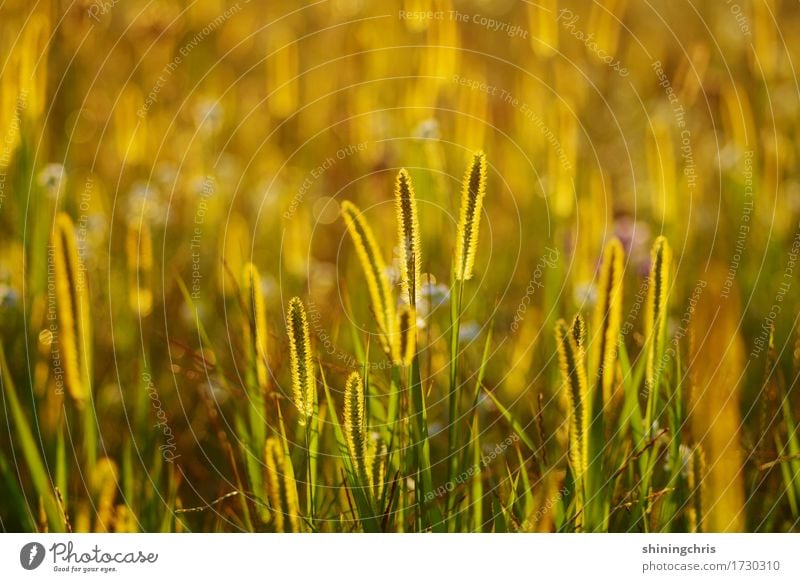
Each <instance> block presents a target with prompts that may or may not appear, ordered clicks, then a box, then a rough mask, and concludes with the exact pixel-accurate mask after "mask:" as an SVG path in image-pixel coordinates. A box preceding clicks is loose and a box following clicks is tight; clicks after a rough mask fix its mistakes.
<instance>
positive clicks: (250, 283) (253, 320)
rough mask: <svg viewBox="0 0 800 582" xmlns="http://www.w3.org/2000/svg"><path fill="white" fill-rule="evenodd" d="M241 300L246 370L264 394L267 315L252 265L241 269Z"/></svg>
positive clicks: (259, 283) (257, 276)
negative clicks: (242, 300)
mask: <svg viewBox="0 0 800 582" xmlns="http://www.w3.org/2000/svg"><path fill="white" fill-rule="evenodd" d="M241 289H242V298H243V299H244V303H245V307H246V310H247V311H246V315H245V320H244V330H243V331H244V342H245V349H246V351H247V359H248V368H249V370H250V371H251V372H250V373H251V374H252V375H253V376H254V380H255V382H256V384H257V385H258V387H259V389H260V390H261V391H262V392H264V391H266V389H267V385H268V383H269V372H268V369H267V314H266V309H265V307H264V296H263V294H262V293H261V276H260V275H259V273H258V268H257V267H256V266H255V265H254V264H253V263H246V264H245V265H244V267H243V268H242V285H241Z"/></svg>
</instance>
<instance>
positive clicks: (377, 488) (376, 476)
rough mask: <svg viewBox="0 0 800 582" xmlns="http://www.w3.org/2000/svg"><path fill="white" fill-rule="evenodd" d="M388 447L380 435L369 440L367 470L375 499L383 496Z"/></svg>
mask: <svg viewBox="0 0 800 582" xmlns="http://www.w3.org/2000/svg"><path fill="white" fill-rule="evenodd" d="M387 452H388V449H387V447H386V443H385V442H384V441H383V439H382V438H381V437H380V436H374V438H373V439H371V440H370V441H369V446H368V451H367V470H368V471H369V474H370V483H371V485H372V492H373V494H374V496H375V499H377V500H380V499H381V498H382V497H383V488H384V485H385V477H384V475H385V473H386V457H387V456H388V455H387Z"/></svg>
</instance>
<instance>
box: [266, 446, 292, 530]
mask: <svg viewBox="0 0 800 582" xmlns="http://www.w3.org/2000/svg"><path fill="white" fill-rule="evenodd" d="M264 461H265V463H264V464H265V465H266V471H267V498H268V499H269V503H270V506H271V507H270V508H271V510H272V523H273V525H274V527H275V531H276V532H278V533H283V532H299V531H300V504H299V501H298V496H297V484H296V483H295V480H294V476H293V475H292V472H291V470H290V468H289V467H288V466H287V460H286V455H285V453H284V450H283V447H282V446H281V443H280V441H279V440H278V438H277V437H270V438H268V439H267V442H266V446H265V448H264Z"/></svg>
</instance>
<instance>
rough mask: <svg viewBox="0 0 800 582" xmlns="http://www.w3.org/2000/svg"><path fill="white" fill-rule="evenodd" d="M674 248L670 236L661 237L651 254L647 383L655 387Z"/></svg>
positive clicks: (646, 316)
mask: <svg viewBox="0 0 800 582" xmlns="http://www.w3.org/2000/svg"><path fill="white" fill-rule="evenodd" d="M671 267H672V250H671V249H670V247H669V243H668V242H667V239H666V238H665V237H663V236H660V237H658V238H657V239H656V240H655V242H654V243H653V249H652V251H651V255H650V275H649V281H648V286H647V310H646V312H645V322H644V333H645V338H647V339H648V340H649V342H650V343H649V345H648V349H647V371H646V382H647V384H648V386H652V385H653V383H654V382H655V377H656V371H657V370H656V362H657V360H658V358H659V357H660V355H661V353H662V351H663V343H664V332H665V330H666V326H667V302H668V299H669V286H670V269H671Z"/></svg>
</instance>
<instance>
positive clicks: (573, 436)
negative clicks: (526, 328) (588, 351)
mask: <svg viewBox="0 0 800 582" xmlns="http://www.w3.org/2000/svg"><path fill="white" fill-rule="evenodd" d="M556 343H557V345H558V361H559V367H560V369H561V378H562V380H563V382H564V389H565V390H566V394H567V401H568V402H569V458H570V463H571V464H572V470H573V471H574V472H575V477H576V479H580V478H581V477H582V476H583V475H584V474H585V473H586V470H587V469H588V450H589V415H588V409H587V407H588V403H589V390H588V383H587V380H586V362H585V359H586V358H585V356H584V352H583V348H581V347H579V346H578V343H577V342H576V341H575V336H574V335H573V333H572V330H571V329H570V327H569V326H567V323H566V322H565V321H564V320H563V319H561V320H559V321H558V322H557V323H556Z"/></svg>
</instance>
